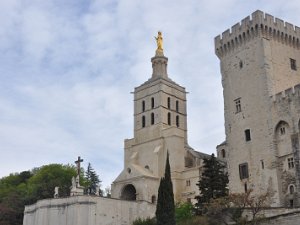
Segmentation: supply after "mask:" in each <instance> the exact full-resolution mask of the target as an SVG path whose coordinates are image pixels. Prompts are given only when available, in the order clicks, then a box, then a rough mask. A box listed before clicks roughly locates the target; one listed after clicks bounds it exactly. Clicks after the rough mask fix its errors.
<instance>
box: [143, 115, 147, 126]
mask: <svg viewBox="0 0 300 225" xmlns="http://www.w3.org/2000/svg"><path fill="white" fill-rule="evenodd" d="M145 126H146V117H145V116H142V127H145Z"/></svg>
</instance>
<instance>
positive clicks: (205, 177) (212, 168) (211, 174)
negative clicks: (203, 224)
mask: <svg viewBox="0 0 300 225" xmlns="http://www.w3.org/2000/svg"><path fill="white" fill-rule="evenodd" d="M203 164H204V165H203V169H204V171H203V173H202V176H201V178H200V180H199V182H198V183H197V186H198V187H199V191H200V195H199V196H196V199H197V200H198V202H197V204H196V207H197V208H198V209H200V211H201V209H202V208H203V206H204V205H205V204H206V203H209V201H210V200H211V199H216V198H220V197H224V196H226V195H228V188H227V184H228V175H227V173H224V169H225V166H224V165H222V164H221V163H220V162H219V161H218V160H217V158H216V157H215V155H214V154H212V155H211V157H210V158H207V159H204V160H203ZM200 213H201V212H200Z"/></svg>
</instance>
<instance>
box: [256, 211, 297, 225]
mask: <svg viewBox="0 0 300 225" xmlns="http://www.w3.org/2000/svg"><path fill="white" fill-rule="evenodd" d="M268 224H272V225H283V224H284V225H297V224H300V210H299V209H298V211H296V212H292V213H287V214H282V215H278V216H274V217H270V218H269V219H267V220H266V221H265V222H262V223H261V225H268Z"/></svg>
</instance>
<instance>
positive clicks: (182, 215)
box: [175, 202, 194, 223]
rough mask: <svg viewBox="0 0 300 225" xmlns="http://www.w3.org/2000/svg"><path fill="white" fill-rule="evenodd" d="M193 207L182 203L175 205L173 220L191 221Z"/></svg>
mask: <svg viewBox="0 0 300 225" xmlns="http://www.w3.org/2000/svg"><path fill="white" fill-rule="evenodd" d="M193 211H194V207H193V205H192V204H191V203H188V202H184V203H178V204H176V208H175V218H176V222H177V223H178V222H180V221H185V220H188V219H191V218H192V216H193Z"/></svg>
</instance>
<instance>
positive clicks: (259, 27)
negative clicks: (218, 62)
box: [215, 10, 300, 58]
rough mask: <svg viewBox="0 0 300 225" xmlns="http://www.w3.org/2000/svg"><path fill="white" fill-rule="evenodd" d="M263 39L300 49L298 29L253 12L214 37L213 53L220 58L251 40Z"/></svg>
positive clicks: (267, 15) (299, 29)
mask: <svg viewBox="0 0 300 225" xmlns="http://www.w3.org/2000/svg"><path fill="white" fill-rule="evenodd" d="M256 37H264V38H267V39H273V40H276V41H278V42H281V43H283V44H286V45H289V46H292V47H294V48H297V49H300V28H299V27H297V26H294V25H293V24H290V23H288V22H284V21H283V20H281V19H278V18H274V17H273V16H271V15H269V14H267V13H264V12H262V11H259V10H257V11H255V12H254V13H252V15H251V18H250V16H248V17H246V18H245V19H243V20H242V21H241V23H237V24H235V25H234V26H232V27H231V29H228V30H226V31H224V32H223V33H222V35H219V36H217V37H215V53H216V55H217V56H218V57H219V58H221V57H223V56H224V55H226V54H228V53H230V52H232V51H233V50H234V49H236V48H238V47H240V46H242V45H244V44H245V43H247V42H249V41H250V40H252V39H253V38H256Z"/></svg>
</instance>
